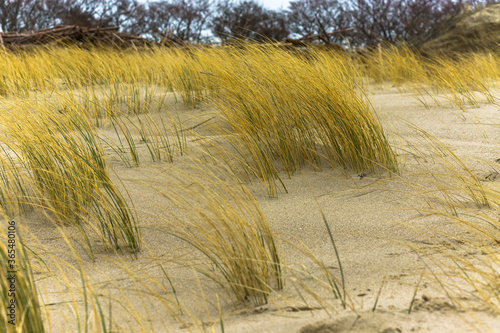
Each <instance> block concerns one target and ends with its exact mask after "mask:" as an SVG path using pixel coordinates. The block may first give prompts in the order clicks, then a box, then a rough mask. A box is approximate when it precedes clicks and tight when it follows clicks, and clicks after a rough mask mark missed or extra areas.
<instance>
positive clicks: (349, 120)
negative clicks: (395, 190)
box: [198, 46, 397, 196]
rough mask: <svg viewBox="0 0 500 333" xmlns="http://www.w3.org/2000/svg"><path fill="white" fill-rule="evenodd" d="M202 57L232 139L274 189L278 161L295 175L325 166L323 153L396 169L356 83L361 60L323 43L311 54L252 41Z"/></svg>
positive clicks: (360, 165) (369, 167) (335, 159)
mask: <svg viewBox="0 0 500 333" xmlns="http://www.w3.org/2000/svg"><path fill="white" fill-rule="evenodd" d="M198 57H199V58H200V61H201V62H202V63H204V64H211V65H210V68H211V69H210V72H209V73H208V74H209V75H207V77H208V78H209V80H210V82H211V83H210V85H211V87H212V88H211V91H212V93H211V100H212V101H213V103H215V104H216V105H217V107H218V108H219V110H220V112H221V113H222V114H223V117H224V119H225V120H226V121H227V122H228V123H229V124H230V126H231V133H236V135H232V136H228V139H229V140H230V141H231V144H232V145H233V146H234V147H235V148H236V150H237V151H238V153H239V155H240V158H241V160H242V161H243V163H242V165H243V168H244V169H245V170H246V172H247V173H248V174H254V175H256V176H258V177H259V178H260V179H262V180H264V182H265V184H266V187H267V190H268V193H269V195H270V196H276V195H277V190H278V186H277V185H276V181H278V182H280V181H281V180H280V176H279V172H280V167H278V163H277V161H279V163H280V164H281V166H282V167H283V169H284V170H285V172H286V173H287V175H288V176H290V175H292V174H294V173H295V172H297V171H299V170H300V169H301V168H302V166H303V165H304V164H310V165H313V166H314V167H316V168H321V165H322V161H326V162H327V163H329V164H331V165H341V166H343V167H345V168H352V169H354V170H357V171H361V170H366V171H380V170H383V171H387V172H389V173H391V172H395V171H397V162H396V159H395V156H394V153H393V151H392V149H391V146H390V144H389V142H388V141H387V138H386V137H385V134H384V131H383V129H382V126H381V125H380V123H379V121H378V119H377V118H376V116H375V115H374V114H373V113H372V112H371V110H370V107H369V104H368V102H367V101H366V100H365V99H364V97H363V95H362V93H361V92H360V89H359V87H358V86H356V84H355V78H356V76H357V72H356V70H355V67H354V66H353V65H352V64H350V63H349V62H348V61H347V60H346V58H343V57H342V56H341V55H337V54H328V53H324V52H319V51H317V52H313V53H312V54H311V55H310V57H309V59H306V58H305V57H300V56H296V55H294V54H292V53H290V52H287V51H283V50H281V49H279V48H276V47H273V46H248V47H246V48H244V49H224V50H221V51H218V52H217V51H213V52H200V53H199V54H198ZM242 59H243V60H242ZM214 63H216V64H218V65H214ZM276 64H279V65H276ZM207 67H208V66H207Z"/></svg>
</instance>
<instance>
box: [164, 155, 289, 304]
mask: <svg viewBox="0 0 500 333" xmlns="http://www.w3.org/2000/svg"><path fill="white" fill-rule="evenodd" d="M165 174H166V175H167V178H168V182H167V183H166V184H168V186H162V187H161V188H156V189H155V190H156V191H157V193H158V194H159V195H162V196H164V197H166V198H167V199H169V200H170V202H171V203H172V204H173V206H174V207H175V209H168V211H165V216H163V219H164V220H165V223H168V225H167V226H168V230H169V231H168V232H169V233H170V234H172V235H173V236H175V237H178V238H180V239H182V240H183V241H185V242H187V243H188V244H189V245H190V246H192V247H193V248H194V249H196V250H197V251H199V253H201V254H202V255H203V256H204V257H206V258H207V259H208V262H209V265H201V266H196V267H195V268H196V269H197V270H199V271H200V272H201V273H202V274H204V275H206V276H207V277H209V278H210V279H212V280H213V281H214V282H216V283H217V284H218V285H220V286H221V287H222V288H223V289H224V290H226V291H227V293H228V294H229V295H230V296H232V297H234V298H235V299H236V300H237V301H239V302H244V303H245V302H247V301H251V302H252V303H253V304H254V305H262V304H266V303H267V302H268V298H269V295H270V294H271V293H272V291H273V290H280V289H282V288H283V281H282V273H281V256H280V253H279V251H278V247H277V243H276V241H275V237H274V233H273V231H272V230H271V227H270V225H269V222H268V221H267V219H266V217H265V216H264V214H263V212H262V211H261V209H260V207H259V205H258V204H257V202H256V200H255V198H254V197H253V195H252V194H251V193H250V192H249V190H248V189H247V188H246V187H245V186H244V185H243V184H242V183H241V182H240V181H239V180H238V179H237V178H236V177H235V176H234V175H233V174H232V173H231V172H230V171H229V170H227V169H226V168H225V167H223V164H222V165H221V164H220V167H217V168H214V167H213V166H211V165H209V164H199V162H195V165H193V168H192V169H191V171H190V172H187V171H182V170H177V169H174V168H170V169H169V172H168V173H165Z"/></svg>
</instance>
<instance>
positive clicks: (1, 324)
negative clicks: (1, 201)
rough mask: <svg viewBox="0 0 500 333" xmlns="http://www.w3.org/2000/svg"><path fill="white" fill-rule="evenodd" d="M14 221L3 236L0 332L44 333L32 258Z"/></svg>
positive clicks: (0, 282)
mask: <svg viewBox="0 0 500 333" xmlns="http://www.w3.org/2000/svg"><path fill="white" fill-rule="evenodd" d="M0 211H1V208H0ZM15 223H16V222H12V221H8V222H7V223H5V224H6V225H4V226H2V227H5V230H2V234H4V235H6V237H5V238H4V237H2V238H1V239H0V262H1V263H2V264H1V265H0V303H1V304H2V311H1V314H0V331H2V332H33V333H43V332H45V328H44V323H43V319H42V312H41V309H40V302H39V300H38V295H37V288H36V284H35V280H34V278H33V271H32V268H31V263H30V259H29V257H28V253H27V250H26V248H25V245H24V244H23V240H22V238H21V234H20V232H19V230H18V228H19V225H16V224H15ZM12 235H14V236H13V237H11V236H12Z"/></svg>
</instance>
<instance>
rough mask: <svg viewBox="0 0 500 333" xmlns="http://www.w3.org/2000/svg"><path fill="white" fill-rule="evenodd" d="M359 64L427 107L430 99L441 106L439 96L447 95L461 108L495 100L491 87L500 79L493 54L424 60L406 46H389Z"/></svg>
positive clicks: (437, 56) (498, 64)
mask: <svg viewBox="0 0 500 333" xmlns="http://www.w3.org/2000/svg"><path fill="white" fill-rule="evenodd" d="M360 65H362V66H363V68H362V73H363V75H365V76H368V77H370V78H372V79H374V80H375V81H376V82H378V83H382V82H384V81H387V82H392V83H393V84H395V85H397V86H398V87H401V88H403V89H406V90H408V91H410V92H414V93H415V94H416V98H418V99H419V100H420V101H421V102H422V103H423V104H424V105H425V106H429V102H428V99H429V98H430V99H431V100H432V101H433V102H435V103H436V104H438V105H440V103H439V102H438V100H437V99H436V97H435V95H436V94H444V96H445V97H446V98H447V99H448V100H449V101H450V102H451V103H453V104H454V105H456V106H458V107H459V108H460V109H464V108H465V107H466V106H467V105H472V106H474V107H477V106H478V105H479V103H480V102H483V101H486V102H488V103H495V101H496V97H495V96H494V95H493V93H492V88H493V87H494V82H495V81H497V80H498V79H499V78H500V59H499V58H498V56H497V55H495V54H494V53H491V52H490V53H488V52H486V53H471V54H464V55H460V56H455V57H454V58H451V57H449V56H447V55H444V54H439V53H434V54H432V55H429V56H427V57H423V56H421V55H419V54H418V53H417V52H415V51H412V50H411V49H410V48H408V46H406V45H399V46H392V45H388V46H386V47H380V48H376V49H374V50H372V51H370V52H368V53H367V54H366V55H364V56H363V58H362V62H361V63H360Z"/></svg>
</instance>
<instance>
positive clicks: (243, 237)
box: [0, 45, 500, 332]
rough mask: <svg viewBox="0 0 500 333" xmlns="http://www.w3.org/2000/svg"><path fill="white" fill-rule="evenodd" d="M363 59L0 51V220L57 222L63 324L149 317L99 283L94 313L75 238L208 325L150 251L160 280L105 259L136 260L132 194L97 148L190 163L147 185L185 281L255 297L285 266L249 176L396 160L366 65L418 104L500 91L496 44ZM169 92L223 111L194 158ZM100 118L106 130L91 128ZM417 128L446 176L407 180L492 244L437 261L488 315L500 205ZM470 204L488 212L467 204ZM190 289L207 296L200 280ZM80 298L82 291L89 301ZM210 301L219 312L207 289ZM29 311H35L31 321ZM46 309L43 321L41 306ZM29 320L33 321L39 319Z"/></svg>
mask: <svg viewBox="0 0 500 333" xmlns="http://www.w3.org/2000/svg"><path fill="white" fill-rule="evenodd" d="M361 60H362V61H361ZM361 60H359V59H357V58H350V57H346V56H345V55H342V54H338V53H329V52H326V51H320V50H310V51H307V52H304V53H302V52H290V51H285V50H283V49H280V48H278V47H276V46H273V45H248V46H245V47H229V48H213V49H201V48H200V49H194V48H193V49H190V50H166V49H149V50H137V49H133V50H125V51H119V50H108V49H94V50H82V49H78V48H74V47H68V48H39V49H37V50H35V51H31V52H24V51H19V52H18V53H8V52H4V51H0V72H2V73H3V75H2V77H1V78H0V96H1V97H0V104H1V107H2V110H1V111H0V124H1V128H0V130H1V131H2V137H1V138H0V146H1V151H0V205H1V207H2V209H3V210H4V211H5V213H6V215H7V217H6V218H9V217H12V216H18V215H22V214H26V213H29V212H31V211H36V212H40V213H43V214H44V216H45V217H46V218H47V221H52V222H54V223H55V224H56V225H58V226H59V227H60V230H61V237H62V238H63V239H64V240H65V243H66V244H67V246H68V248H69V249H70V251H71V253H72V255H73V259H72V260H73V261H71V262H68V263H67V267H65V268H64V269H63V268H61V269H60V270H59V271H58V269H54V268H50V269H49V268H47V270H44V269H42V268H40V271H44V272H46V273H48V274H52V275H51V276H56V275H57V274H60V273H61V272H63V271H65V272H67V270H68V268H70V270H71V273H67V275H66V276H63V277H62V278H61V279H62V280H63V282H64V283H63V284H64V285H66V287H67V286H70V287H69V290H70V292H69V294H70V296H71V297H72V298H73V301H72V303H71V305H70V307H71V309H72V311H73V312H74V313H73V316H70V315H68V320H73V321H74V322H75V323H76V324H75V327H77V329H79V330H80V331H102V332H109V331H114V330H116V329H118V330H127V329H128V328H127V327H122V326H120V325H119V323H117V322H116V321H115V320H114V319H113V315H112V314H113V311H115V310H113V309H115V306H116V308H120V309H121V308H123V309H125V308H129V310H128V311H130V313H131V314H130V315H131V317H133V320H134V321H135V324H137V325H138V326H139V327H140V330H142V331H148V330H150V329H151V327H149V326H147V325H146V324H144V323H145V322H147V321H148V319H149V318H146V317H143V316H142V314H138V313H137V312H136V311H135V310H134V309H133V306H131V304H130V301H129V300H128V299H127V298H126V297H125V296H123V299H121V298H120V297H116V295H115V296H113V297H111V296H110V295H106V296H107V297H108V298H107V300H108V301H109V309H106V308H105V307H106V306H105V304H106V298H103V296H102V294H100V292H102V291H97V289H98V288H97V287H96V286H95V285H92V284H91V283H90V281H89V278H88V275H87V274H88V271H89V268H88V267H87V266H86V262H85V260H84V259H83V258H82V256H81V253H80V252H79V250H78V246H76V245H75V244H81V243H83V244H84V247H85V249H86V252H87V253H88V254H89V255H90V257H91V258H92V259H94V260H96V259H99V258H100V259H102V258H103V257H102V256H101V254H100V252H98V251H96V250H95V249H96V246H97V247H100V246H101V245H98V244H103V245H104V248H106V249H107V250H108V251H109V252H111V254H109V253H108V254H107V255H106V257H105V261H106V262H110V261H114V262H116V263H117V266H119V268H120V270H121V271H122V272H123V273H124V274H125V275H127V276H128V277H129V278H130V280H131V281H132V283H133V284H134V287H135V289H134V290H135V291H136V292H137V293H138V294H140V293H141V291H142V290H143V289H141V288H145V289H147V292H148V293H149V294H150V295H152V297H154V298H155V299H156V300H157V301H158V302H159V303H160V304H161V305H162V306H163V307H164V308H165V309H166V311H167V313H169V314H170V315H171V316H172V317H173V318H174V319H175V320H177V321H178V322H180V323H182V324H183V325H184V326H186V327H188V326H189V324H188V323H186V322H185V321H186V316H185V315H186V314H187V316H188V317H189V321H191V322H192V324H191V325H194V326H190V327H192V328H193V329H194V330H203V328H204V325H205V324H204V323H203V321H202V320H201V319H199V318H195V317H194V316H192V315H190V314H189V313H188V311H187V310H186V309H185V307H184V305H183V304H182V301H180V300H179V299H178V298H177V294H176V293H175V285H176V281H175V280H173V281H172V280H171V279H170V276H169V274H168V273H167V271H166V270H164V269H163V266H162V265H163V264H164V262H161V260H160V259H159V258H156V259H157V260H158V261H159V262H160V264H159V265H160V266H161V267H162V271H163V273H164V275H163V277H162V278H161V280H160V279H159V278H158V277H155V276H153V275H152V274H150V272H149V271H148V270H147V269H145V268H144V269H143V268H141V266H140V259H139V261H138V262H136V263H131V262H127V261H125V259H122V258H121V257H119V256H117V254H118V253H116V252H117V251H118V252H121V253H129V254H130V255H131V258H136V257H137V255H138V252H139V251H140V250H141V249H143V247H144V245H143V243H142V242H143V240H142V232H141V221H139V220H138V218H137V213H136V207H135V206H134V196H133V195H129V193H128V192H127V188H126V187H124V184H123V183H122V182H121V181H120V179H119V178H118V176H117V175H116V174H114V173H113V170H112V168H111V166H110V162H109V157H106V153H105V148H110V149H111V150H112V151H113V152H114V153H115V154H116V155H117V156H118V158H119V159H120V161H121V163H123V164H125V165H126V166H127V167H134V168H140V167H142V166H143V164H145V162H146V161H147V162H148V163H149V162H155V163H158V165H162V164H160V163H163V162H168V163H175V162H176V161H177V160H182V162H183V163H187V164H188V165H189V167H188V168H184V169H183V168H177V167H176V166H171V165H162V167H161V168H163V169H162V170H163V171H164V174H161V176H162V177H163V178H162V180H161V182H159V183H158V186H157V187H156V188H151V186H152V185H151V184H148V185H147V186H150V188H149V189H150V190H154V191H155V193H156V194H157V195H158V196H162V197H163V198H164V199H166V200H167V202H168V204H167V205H166V206H165V207H160V209H164V210H165V214H164V215H162V216H159V217H157V218H158V219H159V220H161V221H162V223H163V227H164V229H163V230H168V233H169V234H170V235H173V236H175V237H177V238H179V239H181V240H182V241H183V242H184V243H185V244H186V246H187V248H188V249H191V250H195V251H194V252H195V253H194V254H193V257H191V258H189V259H186V261H185V263H184V264H185V265H186V266H188V267H191V268H193V280H197V281H198V280H199V278H198V275H197V274H198V273H201V276H202V277H208V278H209V279H210V280H211V281H213V282H216V283H217V284H218V287H219V288H221V289H222V290H223V291H224V292H225V293H226V294H227V295H228V300H231V301H236V303H240V304H243V305H245V306H249V305H250V304H251V305H254V306H256V305H262V304H266V303H269V302H270V301H273V297H275V298H279V297H280V292H281V290H282V289H283V288H284V277H283V274H284V273H283V271H284V270H285V269H288V267H286V265H284V258H283V257H282V254H281V252H280V249H279V246H278V243H279V242H280V239H279V238H277V237H276V235H275V234H274V232H273V230H272V228H271V226H270V224H269V222H268V220H267V219H266V216H265V215H264V214H263V212H262V210H261V208H260V207H259V205H258V204H257V201H256V199H255V198H254V196H253V194H252V193H251V192H250V191H249V190H248V188H247V187H246V183H247V182H249V181H251V180H252V179H255V178H257V179H260V180H261V181H263V183H264V186H265V188H266V191H267V194H268V196H270V197H277V196H278V194H279V192H280V190H285V191H286V188H285V186H284V182H283V177H293V175H294V174H296V173H298V172H300V170H301V169H302V168H303V167H304V166H305V165H308V166H312V167H313V168H314V170H321V169H322V168H324V167H325V166H332V167H337V166H341V167H343V168H344V169H347V170H354V171H359V172H374V173H377V175H379V176H382V175H386V174H387V175H394V174H395V173H398V172H399V171H400V170H401V166H400V164H399V162H398V159H397V158H396V154H395V153H394V150H393V147H392V145H391V144H390V142H389V140H388V138H387V135H386V133H385V132H384V129H383V128H382V125H381V123H380V122H379V120H378V118H377V115H376V114H375V113H374V112H373V110H372V109H373V108H372V107H371V105H370V102H369V100H368V98H367V94H366V91H367V87H366V86H363V85H362V84H360V82H362V80H360V78H361V77H370V78H372V79H374V80H375V81H376V82H378V83H383V82H386V81H390V82H391V83H393V84H395V85H397V86H398V87H399V88H400V89H403V90H405V91H410V92H413V93H415V95H416V96H417V98H419V99H420V100H421V101H422V103H424V104H425V105H428V103H429V102H428V98H431V100H432V101H434V102H436V101H437V99H436V98H435V96H436V94H439V95H442V94H444V96H445V97H446V98H448V99H449V101H450V102H452V103H454V104H455V105H456V106H458V107H459V108H461V109H465V108H466V107H468V106H470V105H472V106H478V105H479V104H480V103H482V102H483V101H486V102H489V103H495V102H496V97H495V95H494V93H493V91H492V87H493V83H494V81H495V80H498V78H499V77H500V65H499V63H500V59H499V58H498V57H497V56H496V55H494V54H473V55H472V54H471V55H465V56H462V57H459V58H455V59H449V58H445V57H437V58H431V59H429V58H423V57H420V56H418V55H416V54H415V53H414V52H412V51H411V50H409V49H408V48H404V47H403V48H395V47H388V48H383V49H381V50H376V51H375V52H373V53H369V54H367V55H366V57H365V58H364V59H361ZM171 95H174V96H176V98H177V97H180V98H179V99H180V100H182V101H183V103H184V104H185V106H186V107H188V108H204V107H211V108H215V109H216V110H217V113H218V116H219V118H221V119H222V121H221V122H220V123H217V124H218V125H221V124H222V126H217V125H216V126H215V127H214V128H212V130H213V133H212V134H213V136H214V137H215V136H217V137H218V138H220V141H219V142H215V143H214V142H212V143H210V142H205V143H203V145H204V147H205V148H206V150H205V151H203V152H197V151H196V152H195V151H191V150H190V147H189V144H191V142H194V141H195V139H193V137H194V136H195V133H194V131H191V130H189V129H187V128H186V127H185V126H184V124H183V123H182V121H180V119H177V118H176V117H175V116H174V114H173V113H172V112H170V110H166V104H165V100H166V99H167V98H169V96H171ZM108 129H113V131H114V132H113V134H112V135H109V136H106V135H103V134H102V132H103V131H104V130H108ZM416 132H419V133H420V141H419V142H417V143H413V144H414V146H413V147H412V150H413V152H414V154H416V155H419V156H420V157H421V158H426V157H428V156H429V152H424V148H423V147H424V146H426V147H429V149H430V150H431V153H430V155H432V156H441V157H437V161H438V163H439V164H440V165H441V171H440V172H436V171H435V170H434V171H433V172H431V173H428V171H429V170H426V169H425V168H424V167H422V169H421V173H422V174H425V173H426V172H427V174H428V178H427V181H426V182H425V184H411V185H412V187H413V189H418V190H421V192H420V194H419V196H420V198H424V200H426V198H427V199H428V200H427V202H428V203H429V205H430V208H429V211H428V213H433V214H438V215H440V216H443V217H446V218H447V219H450V220H452V221H455V222H457V225H462V226H464V227H465V228H466V229H467V230H472V231H473V232H474V233H475V234H474V235H475V240H476V241H477V242H474V241H470V240H468V241H467V242H466V243H465V244H467V245H468V246H470V247H472V248H475V249H481V250H482V251H485V252H486V253H487V254H488V256H487V257H485V260H484V262H483V263H482V264H481V265H476V264H475V263H472V262H470V261H467V260H466V259H459V258H458V257H457V256H453V254H452V255H450V256H448V257H450V258H452V259H454V261H455V264H456V265H458V266H455V268H453V267H452V266H447V264H446V263H445V262H444V261H443V262H440V265H441V266H442V267H443V269H451V270H453V269H454V271H455V272H457V269H456V267H460V268H459V270H458V273H459V274H462V277H464V278H465V280H467V281H468V283H470V285H472V286H473V287H474V288H475V289H476V290H477V291H478V292H479V293H480V295H481V296H482V297H483V300H484V302H485V303H486V304H488V305H489V306H491V307H492V308H493V309H494V310H496V311H498V282H497V280H496V278H497V274H496V273H495V272H496V267H497V266H498V256H497V255H496V254H495V253H496V252H495V247H494V244H496V242H498V241H499V237H498V221H497V219H496V215H495V212H496V210H497V209H498V208H500V207H499V205H500V199H499V198H500V195H499V190H498V189H497V188H496V187H495V186H483V184H482V183H481V182H480V181H479V179H478V177H477V175H476V174H475V173H474V171H473V170H471V169H470V168H469V167H468V166H467V164H466V163H465V162H463V161H462V160H461V158H460V156H456V155H455V154H454V152H453V150H452V149H451V148H449V147H447V146H446V145H444V144H442V143H441V142H439V141H438V140H437V139H435V138H433V137H432V136H431V135H429V134H428V133H425V132H423V131H419V130H416ZM3 133H5V135H3ZM188 137H189V138H190V139H189V140H191V141H189V140H188ZM200 142H203V141H202V140H201V139H200ZM219 144H220V145H219ZM139 145H144V147H145V150H143V153H144V151H146V154H142V155H141V153H140V151H139V150H140V149H139V148H138V147H139ZM222 146H224V147H226V146H229V147H230V148H229V149H226V148H224V147H222ZM184 166H185V165H184ZM127 170H130V169H127ZM134 170H136V169H134ZM413 193H414V192H413ZM467 202H474V203H475V204H476V205H477V206H478V207H483V209H484V210H473V209H470V210H467V208H466V205H464V204H465V203H467ZM484 207H488V210H486V208H484ZM469 217H470V219H469ZM324 222H325V226H326V227H327V230H326V231H325V232H327V233H328V234H329V236H330V240H331V242H332V245H333V246H334V251H335V254H336V255H337V263H338V265H339V266H340V267H342V266H341V260H340V258H342V254H339V253H338V252H337V248H336V247H335V242H334V235H332V233H331V231H330V230H329V229H328V228H329V225H328V222H327V221H326V219H325V221H324ZM67 226H69V227H70V228H68V229H71V228H73V229H72V230H77V232H78V233H79V235H80V238H79V239H78V240H77V241H76V242H75V240H74V239H72V238H71V236H69V234H66V232H67V231H66V230H67V229H66V227H67ZM35 239H36V237H35ZM297 241H298V244H299V245H298V246H297V249H298V250H299V251H301V252H302V253H303V254H306V255H307V256H308V257H309V258H311V259H312V261H313V262H314V264H315V265H317V266H318V267H319V268H320V271H321V272H322V273H323V274H324V275H323V278H322V279H321V280H324V281H323V282H324V284H325V285H326V286H327V287H328V288H329V289H330V290H331V291H332V292H333V294H334V296H335V297H337V298H339V299H340V300H341V302H342V305H343V306H344V307H346V306H349V307H352V301H351V300H350V299H349V295H346V288H345V281H344V277H343V275H341V276H340V277H339V276H334V275H333V274H332V273H331V272H330V271H328V269H327V268H326V267H325V264H324V263H323V261H322V260H321V259H319V258H317V257H316V256H315V255H314V253H312V251H310V250H309V249H308V248H307V247H306V246H305V245H303V244H301V243H300V240H297ZM40 248H42V247H40ZM1 250H2V251H0V255H3V256H5V251H4V248H3V247H2V248H1ZM47 252H49V251H47ZM444 252H445V251H444ZM44 255H47V254H46V253H44ZM200 257H201V259H200ZM22 260H24V259H22ZM57 260H58V259H57V255H54V256H53V257H51V258H50V261H51V262H52V265H54V266H56V267H61V266H60V265H58V264H57ZM47 261H49V260H47ZM42 262H43V260H42ZM24 266H25V267H26V269H25V270H24V271H23V272H24V273H25V275H26V276H25V281H26V283H25V284H23V285H22V289H23V290H25V292H26V296H25V297H24V296H23V297H24V299H25V301H26V302H29V300H33V299H36V294H37V292H36V290H35V289H36V288H35V287H34V282H33V278H32V276H31V273H30V265H29V263H28V262H26V264H25V265H24ZM41 266H43V265H41ZM49 266H50V265H49ZM289 272H290V274H292V275H293V276H295V278H297V279H298V282H295V285H297V286H300V288H302V289H303V290H305V291H306V292H307V293H309V294H310V295H312V296H313V298H314V299H315V300H316V301H317V302H318V303H319V304H323V303H324V302H323V300H322V297H323V295H321V294H319V293H318V292H317V291H315V290H308V286H307V283H304V282H303V281H301V280H300V276H304V275H308V274H309V278H313V279H315V280H318V279H320V278H318V277H312V276H310V273H309V272H308V271H307V270H305V269H304V270H296V271H293V270H291V269H290V270H289ZM340 273H341V274H343V273H344V272H343V271H342V270H341V271H340ZM110 280H112V279H111V278H110ZM2 281H5V279H4V278H3V277H2ZM75 281H77V282H75ZM23 283H24V282H23ZM110 283H111V282H110ZM76 284H78V286H77V285H76ZM2 286H3V285H2ZM166 286H169V287H166ZM199 286H200V288H199V290H200V293H201V294H202V295H203V297H204V294H203V293H204V291H203V290H204V289H203V287H202V286H201V282H200V283H199ZM172 291H173V292H172ZM167 294H169V295H170V296H168V297H167V296H165V295H167ZM172 295H173V296H172ZM80 296H81V297H80ZM217 297H218V296H217ZM76 299H83V307H82V305H81V303H80V301H77V300H76ZM204 302H205V306H206V307H207V308H208V307H209V306H208V305H207V304H208V303H215V301H213V300H208V301H206V300H204ZM217 304H218V307H217V310H218V311H219V315H220V318H219V320H221V321H222V317H223V316H222V314H221V312H220V304H219V299H218V298H217ZM304 304H307V303H306V302H304ZM35 308H36V309H38V307H37V306H36V307H35ZM35 308H33V309H34V310H33V311H34V312H33V316H39V313H37V312H36V311H38V310H36V309H35ZM209 312H210V310H207V313H209ZM80 313H81V314H80ZM75 314H76V315H75ZM30 315H31V314H30ZM37 318H38V317H37ZM37 320H38V319H37ZM44 320H45V323H47V324H48V325H45V326H46V327H49V330H50V323H51V320H50V316H49V315H47V317H45V318H44ZM29 322H30V323H33V324H34V325H35V324H36V325H42V321H40V320H38V321H36V320H33V321H31V320H30V321H29ZM37 323H38V324H37ZM221 324H222V323H221ZM22 330H23V329H21V331H22ZM24 331H30V329H28V328H26V329H25V330H24ZM31 331H42V328H41V326H39V327H38V328H34V329H33V330H31Z"/></svg>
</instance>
